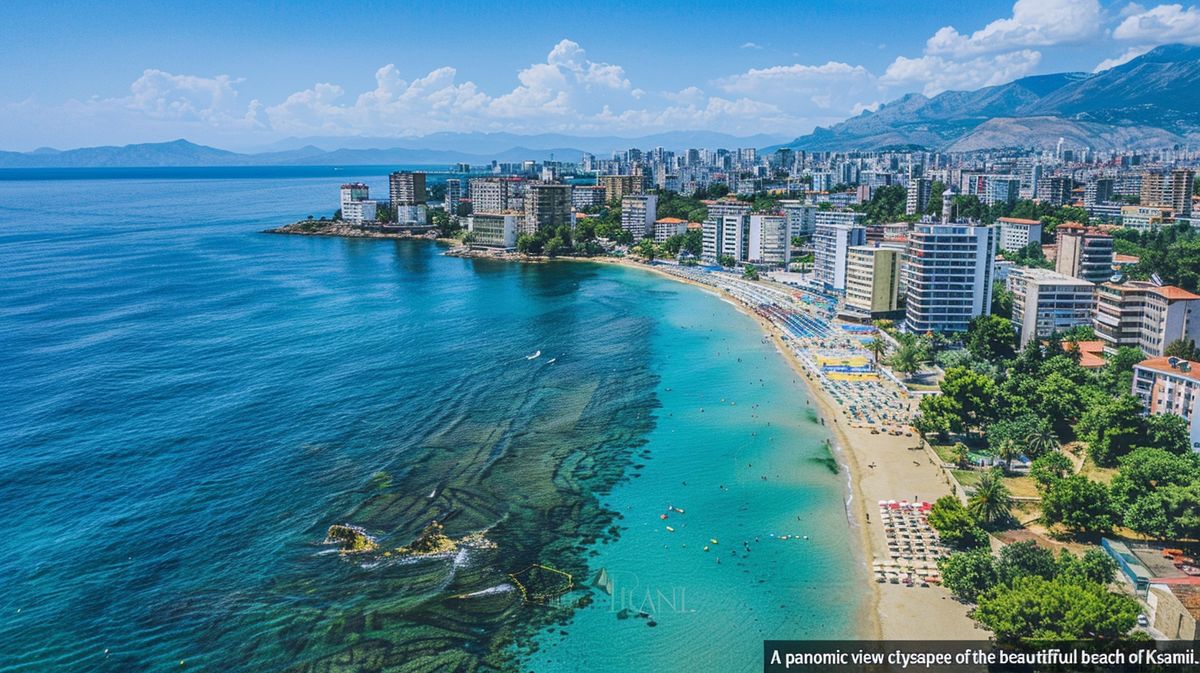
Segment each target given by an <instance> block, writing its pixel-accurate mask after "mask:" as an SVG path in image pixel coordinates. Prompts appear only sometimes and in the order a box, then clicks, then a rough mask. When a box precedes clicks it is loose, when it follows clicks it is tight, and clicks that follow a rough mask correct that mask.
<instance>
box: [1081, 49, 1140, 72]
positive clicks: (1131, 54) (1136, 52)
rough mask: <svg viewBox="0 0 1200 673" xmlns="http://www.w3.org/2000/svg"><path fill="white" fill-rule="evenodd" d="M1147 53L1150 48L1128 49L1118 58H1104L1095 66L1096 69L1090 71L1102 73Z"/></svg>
mask: <svg viewBox="0 0 1200 673" xmlns="http://www.w3.org/2000/svg"><path fill="white" fill-rule="evenodd" d="M1148 51H1150V47H1130V48H1128V49H1126V50H1125V53H1124V54H1121V55H1120V56H1116V57H1114V58H1106V59H1104V60H1103V61H1100V62H1099V63H1097V64H1096V67H1095V68H1093V69H1092V72H1103V71H1105V70H1108V69H1109V68H1115V67H1117V66H1119V65H1124V64H1126V63H1128V62H1130V61H1132V60H1133V59H1135V58H1137V57H1138V56H1141V55H1142V54H1144V53H1146V52H1148Z"/></svg>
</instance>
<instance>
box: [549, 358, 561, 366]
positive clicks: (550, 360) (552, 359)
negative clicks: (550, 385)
mask: <svg viewBox="0 0 1200 673" xmlns="http://www.w3.org/2000/svg"><path fill="white" fill-rule="evenodd" d="M555 362H558V358H550V359H549V360H546V364H548V365H552V364H554V363H555Z"/></svg>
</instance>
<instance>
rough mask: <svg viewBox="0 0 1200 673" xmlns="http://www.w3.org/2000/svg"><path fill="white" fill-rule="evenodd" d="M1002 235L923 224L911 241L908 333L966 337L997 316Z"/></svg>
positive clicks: (984, 229) (990, 230)
mask: <svg viewBox="0 0 1200 673" xmlns="http://www.w3.org/2000/svg"><path fill="white" fill-rule="evenodd" d="M997 235H998V234H997V231H996V229H995V228H994V227H983V226H974V225H969V224H957V223H947V224H931V223H918V224H916V225H915V226H914V227H913V230H912V232H910V233H909V236H908V251H907V258H908V274H907V292H906V297H905V298H906V304H907V305H906V307H905V319H904V326H905V330H907V331H909V332H913V333H924V332H965V331H966V330H967V326H968V324H969V323H970V322H971V320H972V319H973V318H975V317H976V316H980V315H987V314H988V313H991V305H992V280H993V277H994V275H995V271H994V264H995V257H996V239H997Z"/></svg>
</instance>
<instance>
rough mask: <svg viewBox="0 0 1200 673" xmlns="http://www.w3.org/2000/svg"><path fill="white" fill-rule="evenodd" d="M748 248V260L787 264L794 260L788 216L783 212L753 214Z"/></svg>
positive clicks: (760, 262)
mask: <svg viewBox="0 0 1200 673" xmlns="http://www.w3.org/2000/svg"><path fill="white" fill-rule="evenodd" d="M747 250H748V251H747V255H746V257H747V259H746V261H748V262H753V263H755V264H766V265H768V266H787V264H788V262H790V261H792V234H791V229H790V228H789V227H788V219H787V217H786V216H784V215H783V214H781V213H755V214H752V215H751V216H750V241H749V244H748V245H747Z"/></svg>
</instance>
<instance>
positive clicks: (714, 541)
mask: <svg viewBox="0 0 1200 673" xmlns="http://www.w3.org/2000/svg"><path fill="white" fill-rule="evenodd" d="M709 542H711V543H713V544H720V543H719V542H717V538H715V537H714V538H712V539H710V540H709Z"/></svg>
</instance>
